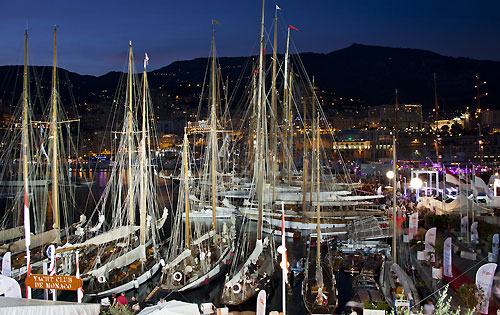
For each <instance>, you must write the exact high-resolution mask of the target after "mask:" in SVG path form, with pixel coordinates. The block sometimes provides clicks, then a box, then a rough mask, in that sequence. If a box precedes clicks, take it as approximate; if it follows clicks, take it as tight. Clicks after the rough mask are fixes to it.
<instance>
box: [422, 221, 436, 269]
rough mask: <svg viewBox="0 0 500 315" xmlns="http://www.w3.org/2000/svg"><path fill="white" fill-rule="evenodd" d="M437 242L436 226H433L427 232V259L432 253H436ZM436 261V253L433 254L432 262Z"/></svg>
mask: <svg viewBox="0 0 500 315" xmlns="http://www.w3.org/2000/svg"><path fill="white" fill-rule="evenodd" d="M435 244H436V228H435V227H433V228H431V229H429V230H428V231H427V233H425V250H424V255H425V259H428V258H429V255H430V253H434V247H432V246H433V245H435ZM434 261H436V259H435V255H433V256H432V260H431V262H434Z"/></svg>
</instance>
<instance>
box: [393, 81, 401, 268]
mask: <svg viewBox="0 0 500 315" xmlns="http://www.w3.org/2000/svg"><path fill="white" fill-rule="evenodd" d="M395 93H396V125H395V126H394V134H393V136H392V172H393V173H394V177H393V178H392V202H393V205H392V259H393V263H394V264H396V263H397V259H396V253H397V252H396V232H397V229H396V216H397V200H396V196H397V194H396V190H397V177H398V174H397V173H398V166H397V165H398V160H397V155H396V141H397V138H398V113H399V107H398V89H395Z"/></svg>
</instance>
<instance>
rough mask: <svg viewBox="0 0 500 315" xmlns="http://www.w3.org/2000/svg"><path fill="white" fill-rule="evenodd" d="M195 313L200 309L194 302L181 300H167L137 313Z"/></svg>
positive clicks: (154, 314) (193, 314)
mask: <svg viewBox="0 0 500 315" xmlns="http://www.w3.org/2000/svg"><path fill="white" fill-rule="evenodd" d="M146 314H151V315H197V314H200V309H199V307H198V304H196V303H187V302H182V301H176V300H172V301H168V302H165V303H163V304H159V305H155V306H150V307H146V308H145V309H143V310H142V311H141V312H140V313H139V315H146Z"/></svg>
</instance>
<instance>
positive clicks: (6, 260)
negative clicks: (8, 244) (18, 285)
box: [2, 252, 12, 277]
mask: <svg viewBox="0 0 500 315" xmlns="http://www.w3.org/2000/svg"><path fill="white" fill-rule="evenodd" d="M11 274H12V266H11V254H10V252H6V253H5V255H3V258H2V275H4V276H6V277H10V276H11Z"/></svg>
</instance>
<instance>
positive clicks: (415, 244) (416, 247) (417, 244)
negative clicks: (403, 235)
mask: <svg viewBox="0 0 500 315" xmlns="http://www.w3.org/2000/svg"><path fill="white" fill-rule="evenodd" d="M410 247H411V249H412V250H413V251H414V252H417V260H425V256H424V249H425V245H424V242H423V241H421V240H418V239H416V238H414V239H412V240H411V241H410Z"/></svg>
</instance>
